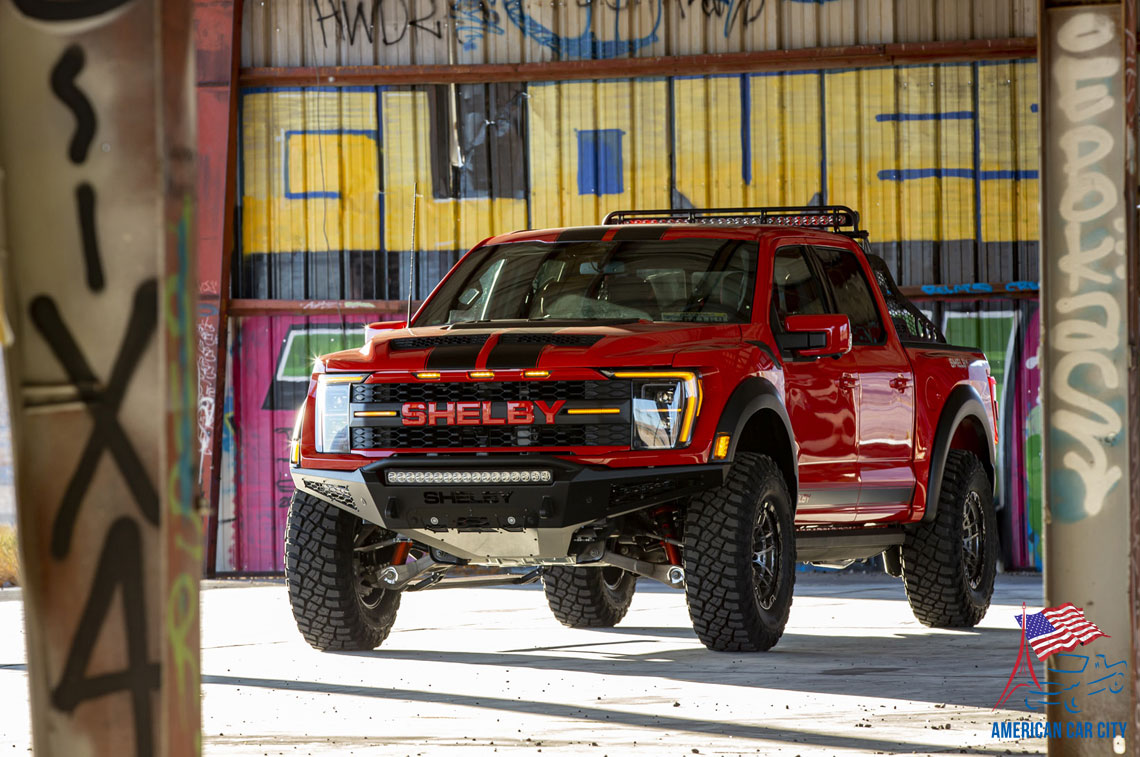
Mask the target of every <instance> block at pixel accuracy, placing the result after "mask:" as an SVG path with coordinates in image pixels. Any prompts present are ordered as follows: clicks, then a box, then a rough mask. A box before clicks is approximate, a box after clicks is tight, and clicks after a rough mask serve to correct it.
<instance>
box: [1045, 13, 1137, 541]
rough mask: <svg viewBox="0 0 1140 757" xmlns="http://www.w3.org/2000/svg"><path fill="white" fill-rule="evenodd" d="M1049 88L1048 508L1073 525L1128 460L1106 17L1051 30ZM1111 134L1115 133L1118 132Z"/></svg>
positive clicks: (1116, 60) (1117, 152)
mask: <svg viewBox="0 0 1140 757" xmlns="http://www.w3.org/2000/svg"><path fill="white" fill-rule="evenodd" d="M1053 46H1054V49H1055V50H1056V51H1057V52H1056V54H1057V56H1058V57H1057V60H1056V61H1055V63H1054V65H1053V67H1052V80H1051V81H1050V83H1049V84H1050V87H1051V88H1052V94H1053V97H1054V103H1055V104H1054V115H1053V117H1054V119H1055V120H1054V125H1055V128H1056V132H1055V133H1056V134H1058V135H1059V136H1058V139H1057V141H1056V144H1053V145H1048V149H1049V151H1050V152H1049V159H1053V160H1054V162H1053V164H1054V165H1056V166H1059V168H1060V170H1059V171H1057V172H1056V173H1054V174H1053V179H1051V180H1050V185H1049V186H1050V189H1052V190H1053V191H1052V192H1051V193H1050V195H1049V196H1050V197H1051V199H1052V202H1053V204H1054V207H1053V208H1052V211H1054V212H1049V213H1046V217H1047V218H1049V219H1050V220H1049V223H1050V224H1051V227H1050V228H1051V230H1052V232H1053V239H1054V240H1058V241H1055V242H1054V244H1055V245H1057V247H1056V249H1059V250H1060V251H1061V253H1062V254H1061V255H1059V256H1056V262H1055V264H1054V268H1053V270H1052V271H1051V272H1050V273H1051V275H1052V277H1053V278H1052V279H1051V281H1052V282H1053V283H1052V287H1053V288H1054V293H1055V296H1056V297H1057V298H1056V300H1055V303H1054V306H1053V307H1054V310H1053V313H1051V314H1050V315H1051V318H1050V323H1049V329H1048V332H1047V333H1048V338H1049V343H1048V348H1049V350H1050V351H1051V353H1052V354H1051V356H1050V361H1049V362H1052V363H1053V364H1052V365H1051V366H1050V370H1049V372H1048V373H1047V378H1048V387H1049V392H1050V394H1051V395H1052V397H1053V399H1054V404H1053V406H1052V408H1051V410H1050V413H1049V415H1050V418H1049V423H1048V426H1049V427H1050V428H1052V429H1053V433H1052V435H1051V437H1050V444H1051V445H1052V450H1051V452H1050V455H1049V456H1050V458H1051V460H1052V461H1053V462H1054V463H1055V464H1058V465H1056V467H1054V469H1053V471H1052V472H1051V473H1050V478H1049V485H1050V488H1051V490H1052V491H1051V496H1050V500H1051V508H1052V512H1053V514H1054V516H1055V517H1059V518H1061V519H1062V520H1064V521H1077V520H1082V519H1084V518H1086V517H1090V516H1094V515H1097V514H1098V513H1099V512H1101V510H1102V508H1104V506H1105V504H1106V502H1107V500H1108V498H1109V497H1110V495H1111V493H1112V492H1113V491H1114V490H1115V489H1117V487H1118V485H1119V483H1120V480H1121V478H1122V476H1123V470H1122V467H1123V465H1124V464H1125V461H1126V459H1127V458H1126V456H1125V454H1126V449H1125V446H1126V442H1127V440H1126V439H1125V438H1124V435H1123V434H1122V430H1123V416H1124V412H1125V403H1126V397H1125V389H1124V377H1123V376H1122V375H1121V370H1120V368H1121V366H1123V365H1124V349H1125V345H1124V336H1125V332H1124V321H1123V311H1124V305H1123V300H1124V296H1125V282H1124V279H1125V269H1124V244H1125V242H1124V232H1125V227H1124V223H1125V220H1124V218H1125V217H1124V210H1125V209H1124V207H1123V204H1122V188H1123V181H1124V175H1123V174H1124V157H1123V156H1124V150H1123V145H1122V144H1120V143H1119V139H1118V135H1119V134H1120V133H1121V126H1122V124H1123V115H1122V108H1123V105H1124V103H1123V102H1121V101H1119V99H1118V98H1115V97H1113V95H1112V94H1111V93H1112V92H1119V91H1123V89H1122V86H1123V85H1122V83H1121V75H1122V74H1121V62H1122V53H1121V40H1120V35H1119V31H1118V29H1117V26H1116V24H1115V22H1114V21H1113V19H1112V17H1111V15H1110V14H1107V13H1105V14H1101V13H1095V12H1082V13H1076V14H1074V15H1072V16H1071V17H1070V18H1068V20H1067V21H1065V22H1064V23H1063V24H1061V25H1060V26H1059V27H1058V28H1057V33H1056V39H1055V40H1054V42H1053ZM1114 132H1115V133H1114Z"/></svg>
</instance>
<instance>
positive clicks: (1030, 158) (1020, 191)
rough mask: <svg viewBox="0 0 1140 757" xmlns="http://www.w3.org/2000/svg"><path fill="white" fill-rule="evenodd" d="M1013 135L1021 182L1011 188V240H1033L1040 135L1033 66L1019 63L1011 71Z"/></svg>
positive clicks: (1037, 209)
mask: <svg viewBox="0 0 1140 757" xmlns="http://www.w3.org/2000/svg"><path fill="white" fill-rule="evenodd" d="M1013 81H1014V91H1015V93H1016V97H1015V101H1014V111H1013V112H1014V128H1015V129H1016V131H1015V132H1014V133H1015V135H1016V141H1017V155H1016V156H1015V161H1016V167H1017V170H1018V171H1019V175H1020V176H1021V180H1020V181H1018V182H1017V183H1016V184H1015V189H1016V191H1017V196H1016V200H1015V208H1016V210H1017V225H1016V227H1015V228H1014V229H1013V234H1014V237H1013V238H1014V239H1017V240H1036V239H1037V238H1038V235H1039V233H1040V231H1039V229H1040V220H1039V216H1040V207H1041V206H1040V201H1039V198H1038V192H1039V191H1040V182H1039V181H1038V179H1037V177H1038V176H1039V174H1040V166H1039V165H1038V161H1039V160H1040V146H1039V139H1040V135H1039V132H1038V130H1037V129H1038V124H1037V94H1038V92H1037V63H1036V62H1035V61H1030V62H1021V63H1016V64H1014V67H1013Z"/></svg>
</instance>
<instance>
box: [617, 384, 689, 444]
mask: <svg viewBox="0 0 1140 757" xmlns="http://www.w3.org/2000/svg"><path fill="white" fill-rule="evenodd" d="M613 377H614V378H622V379H674V380H676V381H684V382H685V390H686V394H687V396H686V397H685V414H684V415H683V416H682V418H681V433H680V435H679V436H678V437H677V443H678V444H688V442H689V438H690V436H691V435H692V433H693V422H694V421H695V420H696V418H697V409H698V408H699V407H700V406H701V400H702V399H703V397H702V396H701V380H700V379H699V378H697V374H695V373H693V372H692V371H616V372H615V373H614V374H613Z"/></svg>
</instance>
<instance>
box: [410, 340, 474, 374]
mask: <svg viewBox="0 0 1140 757" xmlns="http://www.w3.org/2000/svg"><path fill="white" fill-rule="evenodd" d="M486 343H487V337H486V336H484V335H482V334H480V335H479V338H478V339H472V340H470V341H465V342H463V343H460V344H442V345H439V346H438V347H432V350H431V352H429V353H428V356H427V360H426V361H425V362H424V368H426V369H428V370H430V371H455V370H468V369H471V368H474V367H475V360H476V359H477V358H478V357H479V353H480V352H481V351H482V349H483V345H484V344H486Z"/></svg>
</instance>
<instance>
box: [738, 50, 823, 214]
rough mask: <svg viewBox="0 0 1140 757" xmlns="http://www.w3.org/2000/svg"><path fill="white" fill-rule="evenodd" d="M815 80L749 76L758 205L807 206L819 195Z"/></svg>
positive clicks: (753, 198) (753, 193)
mask: <svg viewBox="0 0 1140 757" xmlns="http://www.w3.org/2000/svg"><path fill="white" fill-rule="evenodd" d="M819 85H820V76H819V74H818V73H814V72H810V73H788V74H783V75H781V76H771V75H755V76H751V77H749V87H750V96H749V102H750V105H751V107H750V112H751V116H750V119H749V123H750V133H751V136H752V139H751V145H750V150H751V153H752V160H751V163H752V181H751V183H750V185H749V186H750V191H749V193H748V198H749V199H748V201H749V202H750V203H753V204H757V205H806V204H807V203H809V202H811V201H812V200H813V199H814V198H816V197H817V196H819V195H820V194H821V193H822V189H823V186H822V176H821V171H820V168H821V164H822V161H823V152H822V144H821V141H820V108H819V106H820V97H819Z"/></svg>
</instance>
